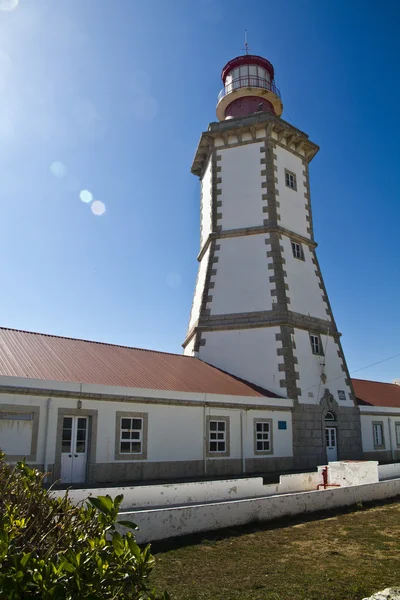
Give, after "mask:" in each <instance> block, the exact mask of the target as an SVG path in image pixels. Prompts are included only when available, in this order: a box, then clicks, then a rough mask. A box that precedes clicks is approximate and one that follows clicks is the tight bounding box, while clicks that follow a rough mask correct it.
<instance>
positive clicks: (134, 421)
mask: <svg viewBox="0 0 400 600" xmlns="http://www.w3.org/2000/svg"><path fill="white" fill-rule="evenodd" d="M142 436H143V419H142V418H137V417H121V428H120V447H119V451H120V454H142V441H143V437H142Z"/></svg>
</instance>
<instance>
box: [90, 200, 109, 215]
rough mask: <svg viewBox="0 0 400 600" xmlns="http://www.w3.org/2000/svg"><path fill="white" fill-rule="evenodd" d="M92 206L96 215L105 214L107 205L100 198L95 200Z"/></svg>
mask: <svg viewBox="0 0 400 600" xmlns="http://www.w3.org/2000/svg"><path fill="white" fill-rule="evenodd" d="M90 208H91V209H92V213H93V214H94V215H96V217H101V215H104V213H105V212H106V205H105V204H104V202H101V201H100V200H95V201H94V202H93V204H92V206H91V207H90Z"/></svg>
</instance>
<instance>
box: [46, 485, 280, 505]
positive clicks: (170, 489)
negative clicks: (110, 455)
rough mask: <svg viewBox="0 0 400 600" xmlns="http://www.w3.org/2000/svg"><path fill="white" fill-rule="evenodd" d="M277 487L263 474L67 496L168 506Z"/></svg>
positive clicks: (57, 493) (270, 491) (271, 491)
mask: <svg viewBox="0 0 400 600" xmlns="http://www.w3.org/2000/svg"><path fill="white" fill-rule="evenodd" d="M277 489H278V486H277V484H273V485H263V480H262V477H249V478H246V479H227V480H221V481H196V482H191V483H173V484H163V485H140V486H130V487H115V488H114V487H113V488H95V489H80V490H69V491H68V495H69V497H70V499H71V501H72V502H74V503H75V504H76V503H78V502H80V501H82V500H86V498H88V497H89V496H95V497H96V496H105V495H106V494H109V495H110V496H112V497H113V498H115V496H117V495H119V494H123V496H124V499H123V501H122V504H121V509H122V510H128V509H131V508H139V507H140V508H142V507H146V506H170V505H172V506H173V505H182V504H191V503H192V504H193V503H199V502H216V501H221V500H237V499H240V498H252V497H259V496H266V495H269V494H276V493H277ZM53 494H54V495H55V496H58V497H60V496H63V495H64V494H65V491H64V490H57V491H54V492H53Z"/></svg>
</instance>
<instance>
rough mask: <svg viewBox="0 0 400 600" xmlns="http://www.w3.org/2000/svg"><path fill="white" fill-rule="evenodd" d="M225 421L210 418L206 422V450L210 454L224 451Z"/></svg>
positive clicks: (225, 446)
mask: <svg viewBox="0 0 400 600" xmlns="http://www.w3.org/2000/svg"><path fill="white" fill-rule="evenodd" d="M226 426H227V423H226V421H225V420H224V421H219V420H215V421H214V420H211V419H210V421H209V422H208V451H209V453H210V454H216V453H225V452H226V448H227V445H226V442H227V440H226Z"/></svg>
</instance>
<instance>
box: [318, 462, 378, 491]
mask: <svg viewBox="0 0 400 600" xmlns="http://www.w3.org/2000/svg"><path fill="white" fill-rule="evenodd" d="M322 468H323V467H318V471H320V470H321V469H322ZM378 481H379V475H378V461H376V460H364V461H343V462H339V461H338V462H330V463H329V471H328V483H330V484H336V485H340V486H342V487H344V486H347V485H361V484H363V483H376V482H378Z"/></svg>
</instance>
